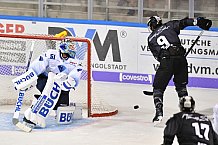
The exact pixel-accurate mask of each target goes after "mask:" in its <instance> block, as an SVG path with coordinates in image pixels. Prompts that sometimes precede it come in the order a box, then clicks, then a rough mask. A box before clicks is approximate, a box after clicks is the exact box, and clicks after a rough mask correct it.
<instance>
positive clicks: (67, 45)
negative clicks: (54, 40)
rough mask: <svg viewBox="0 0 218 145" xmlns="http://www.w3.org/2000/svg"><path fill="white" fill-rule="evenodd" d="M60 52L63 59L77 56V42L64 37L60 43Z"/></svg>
mask: <svg viewBox="0 0 218 145" xmlns="http://www.w3.org/2000/svg"><path fill="white" fill-rule="evenodd" d="M59 49H60V52H61V57H62V58H63V59H67V58H69V57H70V58H75V56H76V45H75V42H73V41H72V40H70V39H63V40H62V41H61V43H60V48H59Z"/></svg>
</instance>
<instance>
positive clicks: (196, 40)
mask: <svg viewBox="0 0 218 145" xmlns="http://www.w3.org/2000/svg"><path fill="white" fill-rule="evenodd" d="M203 33H204V30H202V31H201V32H200V34H198V36H197V38H196V39H195V41H194V43H192V45H191V47H190V48H189V49H188V51H187V52H186V53H185V54H184V56H185V57H187V55H188V54H189V53H190V51H191V50H192V49H193V47H194V46H195V44H196V43H197V42H198V40H199V39H200V37H201V36H202V34H203ZM143 94H145V95H147V96H152V95H153V94H154V93H153V92H151V91H143Z"/></svg>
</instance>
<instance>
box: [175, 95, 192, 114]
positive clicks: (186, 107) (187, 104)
mask: <svg viewBox="0 0 218 145" xmlns="http://www.w3.org/2000/svg"><path fill="white" fill-rule="evenodd" d="M179 108H180V111H183V112H192V111H194V109H195V100H194V99H193V97H192V96H184V97H182V98H180V101H179Z"/></svg>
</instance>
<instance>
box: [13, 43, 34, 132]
mask: <svg viewBox="0 0 218 145" xmlns="http://www.w3.org/2000/svg"><path fill="white" fill-rule="evenodd" d="M34 44H35V41H32V44H31V47H30V54H29V59H28V62H27V67H26V71H28V68H29V65H30V61H31V59H32V55H33V48H34ZM25 92H26V91H25V90H19V93H18V98H17V102H16V107H15V111H14V116H13V118H12V123H13V124H14V125H15V126H17V127H18V128H19V129H21V130H23V131H25V132H31V131H32V128H30V127H28V126H26V125H24V124H23V123H21V122H20V121H19V116H20V111H21V107H22V104H23V97H24V95H25Z"/></svg>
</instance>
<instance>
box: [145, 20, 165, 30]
mask: <svg viewBox="0 0 218 145" xmlns="http://www.w3.org/2000/svg"><path fill="white" fill-rule="evenodd" d="M147 25H148V28H149V29H150V30H151V31H154V30H155V29H156V28H157V27H159V26H161V25H162V19H161V18H160V17H159V16H152V17H150V18H149V19H148V22H147Z"/></svg>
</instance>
